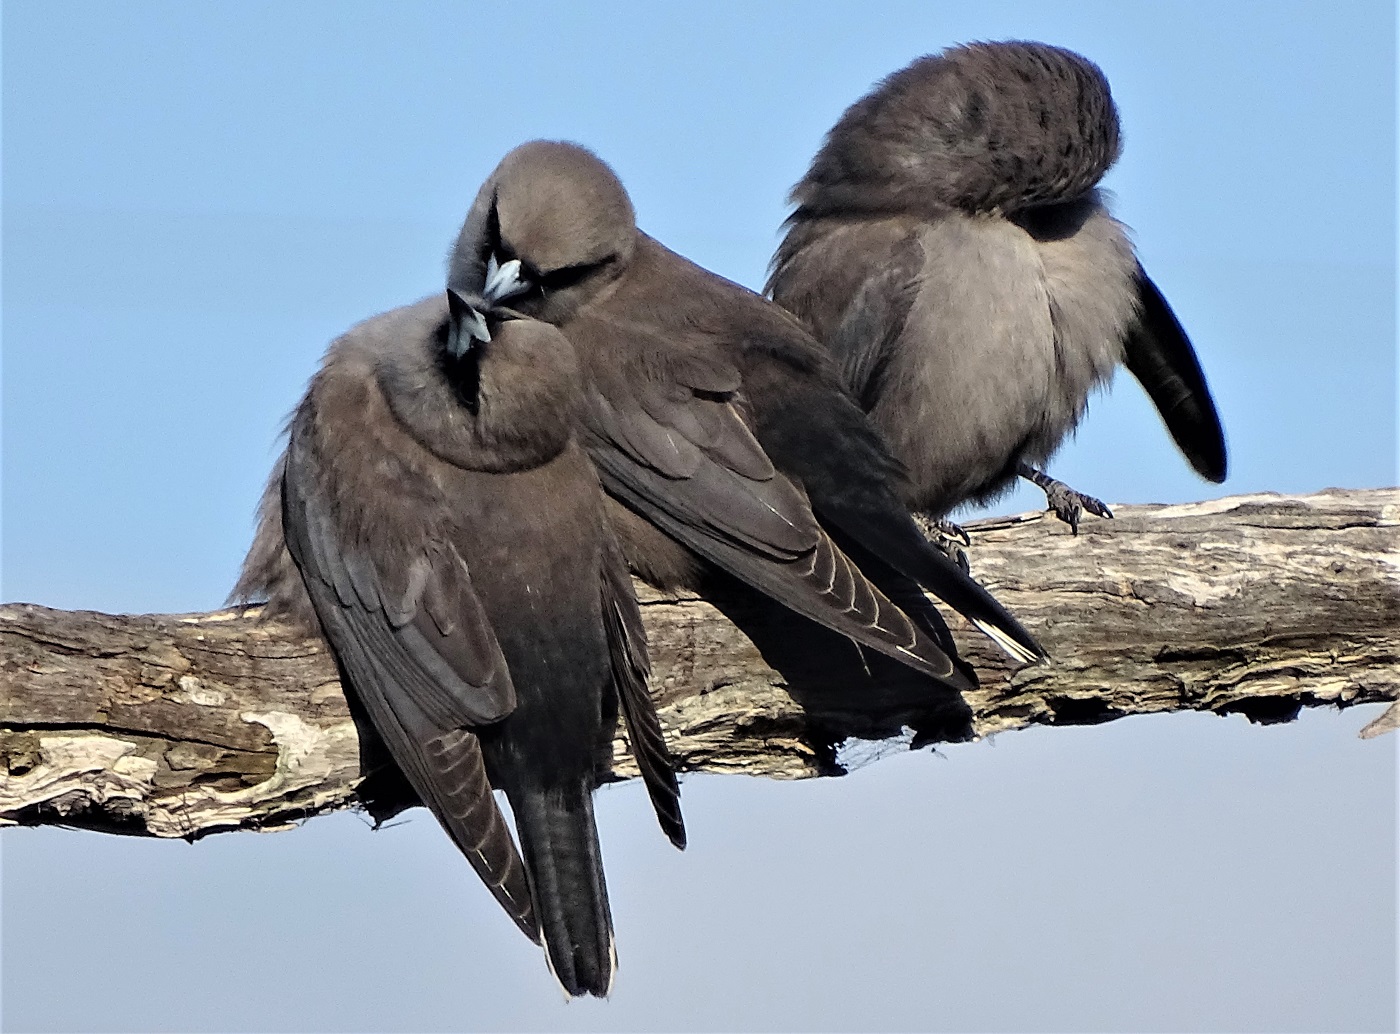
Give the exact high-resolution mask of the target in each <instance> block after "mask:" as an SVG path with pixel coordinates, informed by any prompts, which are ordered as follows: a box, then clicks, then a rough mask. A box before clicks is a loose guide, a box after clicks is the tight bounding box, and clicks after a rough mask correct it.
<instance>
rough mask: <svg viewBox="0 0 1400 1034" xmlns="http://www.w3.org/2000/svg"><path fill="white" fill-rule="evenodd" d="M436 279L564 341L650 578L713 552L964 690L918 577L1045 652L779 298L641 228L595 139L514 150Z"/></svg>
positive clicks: (634, 552)
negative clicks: (928, 505) (954, 557)
mask: <svg viewBox="0 0 1400 1034" xmlns="http://www.w3.org/2000/svg"><path fill="white" fill-rule="evenodd" d="M448 283H449V285H450V286H452V287H453V288H456V289H458V290H461V291H464V292H479V293H482V294H484V295H485V296H486V297H487V298H488V300H491V301H493V302H504V301H507V300H508V301H509V304H510V305H511V306H512V308H515V309H518V310H519V311H521V312H523V313H525V314H527V315H529V316H531V317H533V318H535V319H540V320H545V321H547V322H549V323H551V324H553V325H555V326H557V327H558V328H560V329H561V330H562V331H563V332H564V334H565V335H566V336H567V337H568V338H569V339H570V341H572V342H573V344H574V347H575V349H576V350H577V352H578V355H579V360H580V362H581V364H582V366H583V370H584V373H585V378H586V381H587V390H588V393H589V404H588V406H587V407H586V415H585V418H584V421H585V424H586V426H587V430H588V433H587V435H586V442H587V447H588V451H589V455H590V456H591V457H592V459H593V462H594V463H595V465H596V466H597V468H598V471H599V473H600V474H601V476H602V481H603V486H604V488H605V489H606V490H607V492H608V493H609V495H610V496H611V497H612V498H613V500H615V503H616V505H614V506H613V507H612V508H611V510H610V512H611V514H612V517H613V524H614V527H615V528H616V529H617V531H618V533H619V537H620V538H621V540H622V544H623V549H624V551H625V552H626V554H627V558H628V560H629V562H630V563H631V564H632V566H633V568H634V569H635V570H636V571H638V572H639V573H640V574H642V575H643V576H644V577H645V578H647V579H648V580H650V581H652V582H653V583H656V584H660V585H663V586H666V585H669V586H674V585H678V584H686V585H692V586H694V585H696V582H697V579H699V577H700V575H701V572H702V571H703V570H704V565H705V564H713V565H715V566H716V567H718V568H720V569H722V570H724V571H727V572H728V573H729V574H731V575H733V576H735V577H737V578H738V579H739V580H741V581H742V582H745V583H747V584H748V585H750V586H752V587H754V588H756V589H757V590H758V591H760V592H761V593H763V594H765V595H766V596H768V597H770V598H772V599H774V600H776V601H778V602H779V603H782V604H783V605H785V606H787V607H789V608H791V609H792V610H794V611H796V612H797V613H799V614H801V615H803V616H804V617H806V618H809V619H811V620H813V621H816V622H818V623H820V624H823V625H825V626H827V627H828V628H831V629H834V630H835V631H837V632H840V633H842V634H844V635H846V636H848V637H849V638H851V639H853V640H855V641H856V642H858V643H861V644H863V645H865V646H868V647H871V648H873V649H875V650H878V651H881V652H883V653H885V654H887V655H889V656H892V657H894V658H895V659H896V660H900V661H902V662H904V663H905V664H907V665H909V666H911V667H913V668H915V669H917V670H919V671H922V672H924V673H925V674H928V675H931V676H933V677H934V678H936V679H939V680H941V681H942V682H944V683H945V684H947V685H950V686H953V687H955V688H957V689H965V688H968V687H969V686H970V685H971V684H972V681H971V676H970V672H969V670H967V669H965V668H962V667H959V666H957V665H955V663H954V661H953V657H954V656H955V652H954V648H953V645H952V641H951V638H950V637H949V636H948V635H947V628H946V626H944V625H943V623H942V620H941V619H940V618H939V617H938V616H937V612H936V610H934V608H932V607H931V606H930V605H928V604H927V601H926V600H925V598H924V597H923V596H922V594H921V593H919V592H918V591H917V586H919V585H921V586H924V587H925V588H927V589H928V590H930V591H931V592H933V593H934V594H935V595H937V596H939V597H940V598H941V599H943V600H945V601H947V602H948V603H949V604H951V605H952V606H953V607H954V608H956V609H957V610H959V611H960V612H962V613H963V614H964V615H966V616H967V617H968V618H969V619H971V620H973V621H974V622H975V623H977V624H978V625H979V626H980V627H982V628H983V629H984V630H985V631H987V632H988V634H989V635H991V636H992V637H993V638H995V639H996V640H997V641H998V642H1000V643H1001V644H1002V645H1003V646H1005V647H1006V648H1007V649H1008V650H1009V651H1010V652H1012V653H1013V655H1014V656H1017V657H1018V658H1020V659H1022V660H1030V659H1034V658H1037V657H1040V656H1043V654H1042V651H1041V650H1040V648H1039V646H1038V645H1037V644H1036V643H1035V640H1034V639H1032V638H1031V636H1030V635H1029V633H1027V632H1026V631H1025V629H1023V628H1022V627H1021V626H1020V624H1019V623H1018V622H1017V621H1016V620H1015V619H1014V618H1013V617H1012V616H1011V615H1010V614H1009V613H1007V612H1006V610H1005V609H1004V608H1002V607H1001V605H1000V604H998V603H997V602H996V601H995V600H994V599H993V598H992V597H991V596H990V595H989V594H988V593H987V592H986V591H985V590H984V589H982V588H981V587H980V586H979V585H977V584H976V583H975V582H973V581H972V580H971V579H970V578H968V577H967V576H966V575H965V574H964V573H963V572H962V571H961V570H960V569H959V568H958V567H957V566H956V565H955V564H953V563H951V562H949V561H948V559H947V558H946V557H945V556H944V555H943V554H942V553H940V552H939V551H938V550H936V549H934V548H932V547H931V546H930V545H929V543H928V542H927V540H926V539H925V538H924V537H923V535H922V534H921V533H920V532H919V530H918V528H917V526H916V525H915V524H914V522H913V519H912V518H911V517H910V515H909V512H908V509H907V508H906V507H905V505H904V504H903V503H902V502H901V498H900V496H901V492H902V486H901V480H900V479H901V474H900V470H899V464H898V463H897V462H896V461H895V460H894V459H893V457H891V456H890V454H889V451H888V449H887V448H886V446H885V444H884V442H883V440H882V439H881V437H880V434H879V432H878V431H876V429H875V428H874V426H873V425H872V424H871V423H870V421H869V420H868V418H867V417H866V416H865V414H864V413H863V412H862V411H861V410H860V408H859V407H858V406H857V405H856V404H855V403H854V402H853V401H852V400H851V398H850V397H849V396H848V395H847V394H846V392H845V391H844V390H843V389H842V387H841V385H840V382H839V381H838V379H837V373H836V370H835V368H834V366H833V364H832V363H831V360H830V357H829V356H828V355H827V354H826V353H825V352H824V351H823V349H822V348H821V346H820V345H819V344H818V343H817V342H816V341H814V340H813V339H812V337H811V336H810V335H809V334H808V333H807V332H806V331H805V330H804V329H803V328H802V327H801V326H800V325H799V323H798V322H797V321H796V320H795V319H793V318H792V317H791V316H790V315H789V314H788V313H786V312H784V311H783V310H782V309H780V308H779V307H778V306H776V305H774V304H772V303H771V302H769V301H767V300H766V299H764V298H762V297H760V296H759V295H757V294H755V293H753V292H752V291H748V290H746V289H744V288H742V287H740V286H738V285H737V284H733V283H731V282H730V281H728V280H725V279H723V278H721V277H719V276H716V275H714V274H713V273H710V272H708V271H706V270H704V269H701V268H700V267H699V266H696V265H695V264H693V263H691V262H689V261H687V260H686V259H684V258H682V257H681V256H680V255H677V254H676V253H674V252H672V251H670V250H668V249H667V248H665V247H664V246H662V245H661V244H660V243H658V242H657V241H655V240H653V239H652V238H651V237H649V236H647V235H646V234H644V233H642V232H641V231H640V230H638V228H637V225H636V220H635V216H634V213H633V209H632V204H631V201H630V199H629V198H628V195H627V192H626V190H625V189H624V188H623V186H622V183H621V182H620V181H619V180H618V178H617V176H616V175H615V174H614V173H613V171H612V170H611V169H610V168H609V167H608V166H607V165H606V164H604V163H603V162H602V161H601V160H600V159H599V158H598V157H597V156H595V155H594V154H592V153H591V152H590V151H587V150H585V149H584V148H582V147H579V146H577V145H574V144H568V143H559V142H551V141H534V142H532V143H527V144H524V145H521V146H520V147H518V148H516V149H515V150H513V151H511V152H510V153H509V154H508V155H506V157H505V158H504V159H503V160H502V161H501V163H500V165H499V166H497V168H496V170H495V171H494V172H493V173H492V174H491V176H490V177H489V178H488V179H487V181H486V183H485V184H484V185H483V186H482V188H481V191H480V192H479V194H478V195H477V198H476V201H475V203H474V204H473V205H472V208H471V211H470V213H469V214H468V216H467V219H466V222H465V224H464V226H463V228H462V231H461V234H460V235H459V237H458V239H457V244H456V247H455V248H454V250H453V253H452V257H451V262H450V270H449V276H448ZM838 540H839V542H838ZM916 583H917V584H916ZM891 596H893V597H895V598H897V599H898V600H899V601H900V602H901V603H902V604H903V605H904V606H905V607H907V609H908V610H909V612H910V614H912V615H913V619H912V620H911V617H910V616H909V615H908V614H906V613H905V612H904V611H903V610H901V609H900V608H899V607H896V606H894V605H892V604H891V603H890V598H889V597H891Z"/></svg>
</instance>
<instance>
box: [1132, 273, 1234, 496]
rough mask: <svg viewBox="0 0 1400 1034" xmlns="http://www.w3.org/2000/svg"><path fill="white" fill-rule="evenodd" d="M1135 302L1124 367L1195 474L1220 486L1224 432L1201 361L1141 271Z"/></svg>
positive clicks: (1222, 477) (1160, 297)
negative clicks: (1137, 307) (1138, 307)
mask: <svg viewBox="0 0 1400 1034" xmlns="http://www.w3.org/2000/svg"><path fill="white" fill-rule="evenodd" d="M1138 300H1139V303H1140V305H1141V314H1140V316H1139V321H1138V325H1137V327H1136V328H1134V330H1133V332H1132V333H1131V334H1129V335H1128V339H1127V341H1126V342H1125V343H1124V348H1125V352H1126V355H1125V361H1126V363H1127V367H1128V369H1129V370H1131V371H1132V374H1133V376H1134V377H1136V378H1137V379H1138V382H1139V383H1140V384H1141V385H1142V386H1143V388H1145V389H1146V390H1147V394H1148V395H1149V396H1150V397H1151V399H1152V404H1153V405H1154V406H1156V407H1157V412H1158V413H1160V414H1162V420H1163V422H1165V423H1166V425H1167V430H1168V431H1170V432H1171V436H1172V438H1173V439H1175V441H1176V444H1177V446H1178V448H1180V449H1181V451H1182V453H1183V454H1184V455H1185V456H1186V459H1187V460H1188V461H1189V462H1190V464H1191V466H1192V467H1194V468H1195V470H1196V473H1198V474H1200V475H1201V477H1203V478H1205V479H1207V480H1208V481H1214V482H1215V483H1216V484H1219V483H1220V482H1221V481H1224V480H1225V469H1226V458H1225V430H1224V428H1222V427H1221V426H1220V414H1219V413H1217V412H1216V410H1215V402H1214V400H1213V399H1212V398H1211V397H1210V388H1208V387H1207V386H1206V375H1205V374H1204V373H1203V372H1202V371H1201V361H1200V360H1199V359H1197V358H1196V351H1195V349H1193V348H1192V347H1191V340H1190V338H1188V337H1187V336H1186V331H1184V330H1183V329H1182V328H1181V323H1180V322H1178V320H1177V318H1176V314H1175V313H1173V312H1172V307H1171V306H1170V305H1168V304H1167V300H1166V298H1164V297H1162V292H1161V291H1159V290H1158V289H1157V285H1156V284H1154V283H1153V282H1152V280H1151V278H1150V277H1148V275H1147V274H1146V273H1145V272H1143V271H1142V268H1141V267H1139V268H1138Z"/></svg>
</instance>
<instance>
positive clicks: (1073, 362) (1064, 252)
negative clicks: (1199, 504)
mask: <svg viewBox="0 0 1400 1034" xmlns="http://www.w3.org/2000/svg"><path fill="white" fill-rule="evenodd" d="M1119 148H1120V138H1119V123H1118V111H1117V108H1116V106H1115V105H1114V102H1113V97H1112V95H1111V94H1110V92H1109V87H1108V82H1107V80H1106V79H1105V78H1104V76H1103V73H1102V72H1101V71H1100V70H1099V69H1098V67H1097V66H1095V65H1094V64H1092V63H1091V62H1089V61H1087V60H1085V59H1084V58H1083V57H1080V56H1079V55H1078V54H1074V53H1072V52H1070V51H1068V50H1063V49H1060V48H1058V47H1052V46H1047V45H1045V44H1041V43H1024V42H1008V43H976V44H971V45H968V46H961V47H954V48H951V49H949V50H947V51H945V52H943V53H942V54H938V55H932V56H928V57H923V58H920V59H918V60H917V61H915V62H914V63H913V64H911V65H909V66H908V67H906V68H904V69H902V70H901V71H899V72H896V73H895V74H894V75H891V76H890V77H889V78H887V79H885V80H884V81H883V82H881V83H880V84H879V85H877V86H876V87H875V89H874V90H872V91H871V92H870V93H869V94H867V95H866V96H865V97H863V98H861V99H860V100H859V101H857V102H856V103H855V104H853V105H851V107H850V108H848V109H847V110H846V112H845V113H844V114H843V115H842V116H841V118H840V120H839V121H838V122H837V123H836V125H835V126H834V127H833V128H832V129H831V131H830V132H829V133H828V134H827V136H826V140H825V142H824V143H823V144H822V147H821V149H820V150H819V151H818V152H817V155H816V157H815V158H814V159H813V160H812V164H811V167H810V168H809V169H808V171H807V174H806V175H805V176H804V177H803V178H802V180H801V181H800V182H799V183H798V184H797V186H796V187H794V188H793V190H792V194H791V196H790V198H789V200H790V201H791V202H792V203H794V204H795V205H796V206H797V207H796V210H795V211H794V212H793V214H792V215H791V217H790V218H789V219H788V221H787V223H786V234H785V236H784V238H783V241H782V243H781V244H780V246H779V248H778V251H777V254H776V255H775V257H774V261H773V268H772V273H771V276H770V278H769V281H768V284H767V288H766V291H767V293H768V294H770V295H771V296H772V298H773V299H774V300H775V301H777V302H778V303H779V304H780V305H782V306H783V307H784V308H786V309H787V310H788V311H790V312H792V313H793V314H795V315H796V316H797V317H798V318H799V319H801V320H802V321H803V322H804V323H805V324H806V325H807V326H808V327H809V328H810V329H811V330H812V332H813V333H814V334H815V335H816V337H817V338H818V339H819V340H821V341H822V342H823V343H824V344H825V345H826V346H827V347H828V348H829V349H830V350H831V352H832V354H833V355H834V356H835V358H836V360H837V362H838V363H839V364H840V367H841V370H842V376H843V378H844V380H845V383H846V385H847V386H848V387H849V389H850V390H851V392H852V394H854V395H855V397H856V398H857V399H858V400H859V401H860V403H861V405H862V406H863V407H864V408H865V409H866V410H867V411H868V412H869V413H870V415H871V417H872V418H873V419H874V420H875V422H876V423H877V424H878V425H879V427H880V429H881V430H882V431H883V432H884V433H885V435H886V437H887V438H888V440H889V443H890V445H891V447H892V449H893V450H894V453H895V455H896V456H898V457H899V459H900V460H901V461H903V463H904V465H905V466H906V468H907V469H908V471H909V493H908V495H907V496H906V499H907V501H908V502H909V504H910V505H911V506H912V507H914V508H915V509H917V510H920V511H925V512H928V513H931V514H933V515H935V516H938V517H942V516H944V515H946V514H947V513H948V512H949V511H950V510H952V509H953V508H954V507H956V506H958V505H959V504H961V503H963V502H966V501H969V500H971V501H974V502H987V501H989V500H990V499H992V498H994V497H995V496H997V495H998V494H1000V493H1002V492H1003V491H1005V490H1006V489H1007V488H1009V487H1010V486H1011V484H1012V483H1013V481H1014V480H1015V478H1016V477H1017V476H1018V475H1020V476H1024V477H1027V478H1029V479H1031V480H1032V481H1034V482H1035V483H1036V484H1038V485H1040V486H1041V487H1042V488H1044V489H1045V490H1046V492H1047V496H1048V497H1049V500H1050V504H1051V507H1052V508H1053V509H1055V511H1056V512H1057V513H1058V514H1059V515H1060V517H1061V518H1062V519H1064V520H1065V521H1067V522H1068V523H1069V524H1070V525H1071V526H1072V527H1074V528H1075V529H1076V530H1077V528H1078V522H1079V515H1080V510H1081V508H1084V509H1089V510H1090V511H1091V512H1095V513H1098V514H1100V515H1101V516H1111V514H1110V513H1109V511H1108V509H1107V507H1105V506H1104V505H1103V504H1102V503H1100V502H1099V501H1098V500H1096V499H1093V498H1091V497H1089V496H1085V495H1082V494H1080V493H1078V492H1074V491H1073V490H1071V489H1069V488H1067V487H1066V486H1065V485H1063V484H1061V483H1060V482H1058V481H1055V480H1053V479H1051V478H1049V477H1048V476H1047V475H1045V474H1044V472H1043V471H1042V470H1041V469H1039V468H1041V467H1043V465H1044V464H1045V462H1046V461H1047V460H1048V459H1049V457H1050V456H1051V454H1052V453H1054V452H1055V450H1056V449H1057V448H1058V447H1059V445H1060V444H1061V442H1062V441H1063V440H1064V439H1065V437H1066V436H1067V435H1068V434H1070V432H1072V431H1073V429H1074V428H1075V426H1076V425H1077V424H1078V422H1079V420H1080V418H1081V417H1082V416H1083V415H1084V411H1085V407H1086V406H1087V404H1088V399H1089V395H1090V393H1091V392H1092V391H1093V390H1094V389H1095V388H1097V387H1099V386H1101V385H1106V384H1107V383H1108V381H1109V379H1110V378H1111V377H1112V375H1113V372H1114V370H1115V369H1116V368H1117V367H1118V366H1119V365H1120V364H1121V365H1125V366H1127V368H1128V369H1129V370H1130V371H1131V372H1132V373H1133V375H1134V376H1135V377H1136V378H1137V379H1138V381H1139V382H1140V383H1141V384H1142V385H1143V387H1144V388H1146V389H1147V393H1148V395H1149V396H1150V397H1151V399H1152V401H1153V403H1154V404H1155V405H1156V407H1157V410H1158V412H1159V413H1160V414H1161V415H1162V418H1163V420H1164V421H1165V422H1166V425H1167V429H1168V431H1169V432H1170V433H1171V435H1172V437H1173V438H1174V439H1175V440H1176V443H1177V445H1178V446H1179V447H1180V449H1181V450H1182V452H1183V453H1184V454H1185V455H1186V458H1187V460H1188V461H1189V462H1190V463H1191V465H1192V466H1193V467H1194V468H1195V469H1196V471H1197V472H1198V473H1199V474H1200V475H1201V476H1202V477H1205V478H1208V479H1209V480H1211V481H1215V482H1219V481H1223V480H1224V478H1225V468H1226V458H1225V439H1224V433H1223V431H1222V429H1221V426H1220V418H1219V416H1218V415H1217V413H1216V410H1215V404H1214V402H1213V401H1212V399H1211V396H1210V392H1209V390H1208V389H1207V387H1206V381H1205V376H1204V374H1203V373H1202V372H1201V366H1200V363H1199V361H1198V360H1197V358H1196V354H1195V352H1194V350H1193V349H1192V347H1191V343H1190V341H1189V340H1188V339H1187V337H1186V334H1185V332H1184V331H1183V330H1182V328H1181V324H1180V323H1179V322H1177V319H1176V316H1175V315H1174V314H1173V313H1172V310H1171V307H1170V306H1169V305H1168V304H1167V302H1166V299H1165V298H1163V296H1162V292H1161V291H1160V290H1158V288H1157V285H1156V284H1154V283H1153V282H1152V280H1151V278H1150V277H1148V275H1147V273H1146V272H1145V271H1144V270H1143V268H1142V266H1141V264H1140V263H1139V262H1138V259H1137V257H1136V254H1135V253H1134V250H1133V246H1132V243H1131V242H1130V241H1129V239H1128V234H1127V231H1126V229H1125V227H1124V226H1123V225H1122V224H1121V223H1119V222H1117V221H1116V220H1115V219H1114V218H1113V217H1112V216H1111V215H1110V214H1109V210H1108V207H1107V205H1106V203H1105V199H1104V197H1103V195H1102V194H1101V193H1100V192H1099V190H1098V189H1097V186H1096V185H1097V184H1098V183H1099V181H1100V180H1101V179H1102V177H1103V175H1104V173H1105V172H1107V171H1108V169H1109V167H1110V166H1111V165H1112V164H1113V163H1114V161H1115V160H1116V159H1117V157H1118V154H1119Z"/></svg>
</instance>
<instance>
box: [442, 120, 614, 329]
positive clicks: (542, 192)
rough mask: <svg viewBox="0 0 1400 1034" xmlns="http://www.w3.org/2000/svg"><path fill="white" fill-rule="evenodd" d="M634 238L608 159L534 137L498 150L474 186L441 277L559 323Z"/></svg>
mask: <svg viewBox="0 0 1400 1034" xmlns="http://www.w3.org/2000/svg"><path fill="white" fill-rule="evenodd" d="M636 238H637V224H636V217H635V215H634V213H633V211H632V202H631V201H630V200H629V199H628V197H627V191H626V190H625V189H623V186H622V183H621V182H620V181H619V180H618V178H617V176H616V174H614V173H613V171H612V169H610V168H608V166H607V165H606V164H605V163H604V162H602V161H601V160H600V159H599V158H598V157H597V156H596V155H594V154H593V153H592V152H591V151H588V150H586V149H584V148H582V147H579V146H578V145H576V144H569V143H561V142H557V141H549V140H536V141H532V142H531V143H528V144H522V145H521V146H520V147H517V148H516V149H515V150H513V151H511V152H510V153H509V154H507V155H506V156H505V158H504V159H502V160H501V163H500V165H498V166H497V167H496V170H495V171H494V172H493V173H492V174H491V176H490V177H489V178H488V179H487V180H486V183H485V184H484V185H483V186H482V188H481V192H480V193H479V194H478V195H477V199H476V202H475V203H474V204H473V205H472V209H471V212H470V213H468V215H467V221H466V223H465V225H464V226H463V227H462V232H461V233H460V234H459V236H458V238H457V243H456V246H455V247H454V249H453V253H452V260H451V269H450V272H449V275H448V283H449V284H450V285H451V286H452V287H453V288H456V289H457V290H459V291H462V292H464V293H476V294H478V295H479V296H480V297H481V298H482V299H483V300H484V301H485V303H486V304H487V305H488V306H492V305H499V304H502V303H506V302H508V303H509V304H510V306H511V308H512V309H515V310H517V311H519V312H521V313H523V314H525V315H527V316H532V317H535V318H537V319H541V320H545V321H547V322H550V323H556V324H558V323H562V322H564V321H566V320H567V319H568V318H569V317H570V316H572V315H573V313H574V312H576V311H577V309H578V308H579V306H580V305H582V304H584V303H585V302H587V301H588V300H589V299H591V298H592V297H594V296H595V295H596V294H597V293H598V292H599V291H600V290H602V289H603V288H604V287H605V286H606V285H607V284H609V283H611V282H612V281H614V280H615V279H616V278H617V277H618V276H619V275H621V273H622V271H623V270H624V269H625V267H626V265H627V263H628V261H629V260H630V259H631V257H632V251H633V248H634V247H635V244H636Z"/></svg>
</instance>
